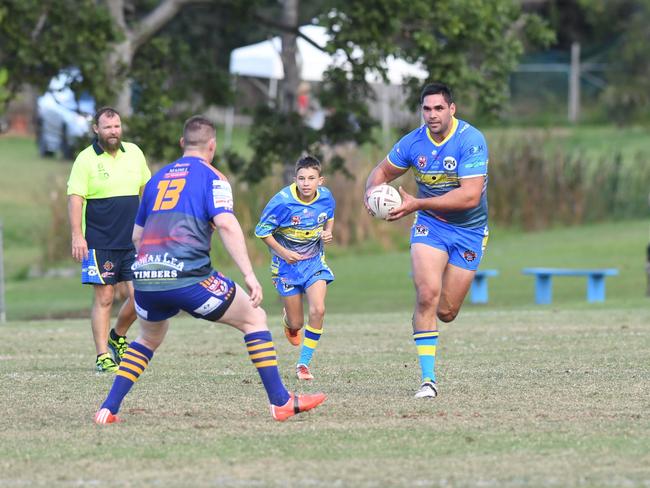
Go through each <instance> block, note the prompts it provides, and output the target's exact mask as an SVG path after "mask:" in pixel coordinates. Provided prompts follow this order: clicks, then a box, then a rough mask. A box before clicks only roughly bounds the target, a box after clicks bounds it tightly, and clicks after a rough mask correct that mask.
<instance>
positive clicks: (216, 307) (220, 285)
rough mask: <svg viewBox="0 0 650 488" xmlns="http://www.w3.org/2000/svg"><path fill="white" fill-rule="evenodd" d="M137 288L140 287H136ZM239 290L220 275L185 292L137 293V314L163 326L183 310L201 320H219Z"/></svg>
mask: <svg viewBox="0 0 650 488" xmlns="http://www.w3.org/2000/svg"><path fill="white" fill-rule="evenodd" d="M136 286H137V283H136ZM236 291H237V287H236V285H235V283H234V282H233V281H232V280H231V279H230V278H228V277H227V276H224V275H222V274H221V273H219V272H218V271H213V272H212V274H211V275H210V276H209V277H208V278H206V279H205V280H203V281H200V282H198V283H195V284H193V285H189V286H184V287H183V288H174V289H172V290H161V291H140V290H138V289H137V288H136V290H135V311H136V313H137V314H138V317H140V318H142V319H144V320H148V321H149V322H160V321H162V320H166V319H168V318H170V317H173V316H174V315H176V314H177V313H178V312H180V311H181V310H184V311H185V312H187V313H189V314H190V315H192V316H193V317H196V318H198V319H205V320H210V321H212V322H215V321H217V320H219V319H220V318H221V317H222V316H223V314H224V313H226V310H228V307H230V304H231V303H232V301H233V300H234V299H235V293H236Z"/></svg>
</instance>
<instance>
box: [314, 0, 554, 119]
mask: <svg viewBox="0 0 650 488" xmlns="http://www.w3.org/2000/svg"><path fill="white" fill-rule="evenodd" d="M337 8H338V10H337V11H336V13H335V14H333V13H328V14H327V15H323V16H322V17H321V18H320V21H321V22H322V23H323V24H324V25H326V26H327V27H328V28H329V31H330V32H331V33H332V35H333V36H334V39H333V41H332V42H331V46H330V47H329V50H330V51H331V52H333V51H335V50H336V49H341V50H343V51H344V52H345V53H346V54H347V56H348V57H349V58H350V59H353V60H354V63H352V72H353V73H354V74H355V75H357V73H359V72H364V71H365V70H366V69H369V68H371V69H377V70H379V71H380V72H381V71H382V69H383V67H384V66H383V60H384V59H385V57H386V56H387V55H389V54H392V55H397V56H399V57H402V58H404V59H406V60H407V61H411V62H413V61H418V62H420V63H422V64H423V66H424V67H425V68H426V69H427V71H428V72H429V79H430V80H439V81H443V82H445V83H447V84H448V85H450V86H451V87H452V88H453V89H454V91H456V92H457V93H462V94H463V98H464V99H465V100H467V101H470V102H471V105H473V106H474V107H475V108H476V110H477V111H478V112H479V113H492V114H498V113H499V110H500V108H501V107H502V106H503V104H504V101H505V100H506V99H507V84H508V76H509V74H510V73H511V72H512V70H513V69H514V68H515V67H516V64H517V62H518V59H519V57H520V55H521V54H522V52H523V46H524V41H527V42H530V43H537V44H542V45H543V44H547V43H548V42H549V41H550V40H551V39H552V33H551V32H550V30H549V29H548V28H547V27H546V25H545V24H544V22H543V21H542V20H541V19H540V18H539V17H537V16H535V15H533V14H526V15H524V14H522V12H521V8H520V6H519V5H518V4H517V3H516V2H512V1H510V0H498V1H492V0H466V1H456V0H444V1H439V2H436V5H435V8H432V6H431V4H430V2H428V1H426V0H415V1H410V2H404V1H402V0H373V1H370V2H363V3H356V2H351V3H350V2H344V1H341V2H337ZM519 26H521V27H519ZM495 46H498V48H495ZM359 52H363V55H362V56H361V55H360V54H359ZM357 79H359V77H358V76H357ZM421 85H422V83H421V82H419V81H417V80H414V79H412V80H410V82H409V83H408V86H409V88H410V93H411V103H412V104H413V105H416V100H417V96H418V95H419V90H420V89H421ZM469 105H470V103H467V102H464V106H466V107H469Z"/></svg>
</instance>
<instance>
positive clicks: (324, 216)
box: [318, 212, 327, 224]
mask: <svg viewBox="0 0 650 488" xmlns="http://www.w3.org/2000/svg"><path fill="white" fill-rule="evenodd" d="M326 220H327V214H326V213H325V212H323V213H320V214H318V223H319V224H322V223H323V222H325V221H326Z"/></svg>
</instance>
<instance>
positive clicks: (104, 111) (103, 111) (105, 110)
mask: <svg viewBox="0 0 650 488" xmlns="http://www.w3.org/2000/svg"><path fill="white" fill-rule="evenodd" d="M102 115H106V117H108V118H109V119H112V118H113V117H115V116H116V115H117V116H118V117H119V116H120V113H119V112H118V111H117V110H115V109H114V108H113V107H102V108H100V109H99V110H98V111H97V112H95V117H94V118H93V120H94V121H95V125H98V124H99V119H100V118H101V116H102Z"/></svg>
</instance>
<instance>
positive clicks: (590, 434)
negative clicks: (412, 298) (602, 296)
mask: <svg viewBox="0 0 650 488" xmlns="http://www.w3.org/2000/svg"><path fill="white" fill-rule="evenodd" d="M271 319H272V326H271V328H272V331H273V332H274V336H275V342H276V344H277V347H278V352H279V359H280V364H281V369H282V372H283V376H284V377H285V380H286V383H287V385H288V386H289V387H290V388H291V389H298V390H299V391H315V390H322V391H325V392H326V393H328V395H329V399H328V401H327V402H326V403H325V404H324V405H323V406H322V407H321V408H319V409H317V410H315V411H313V412H309V413H307V414H303V415H301V416H298V417H296V418H294V419H290V420H289V421H287V422H285V423H277V422H274V421H273V420H271V417H270V415H269V413H268V407H267V402H266V397H265V395H264V393H263V389H262V387H261V384H260V382H259V380H258V377H257V375H256V373H255V371H254V369H253V367H252V366H251V365H250V363H249V361H248V359H247V357H246V354H245V350H244V346H243V341H242V338H241V336H240V334H239V333H238V332H236V331H234V330H230V329H229V328H227V327H225V326H219V325H213V324H209V323H205V322H199V321H195V320H191V319H189V318H187V317H179V318H176V319H174V321H173V322H172V327H171V329H170V333H169V335H168V337H167V340H166V342H165V343H164V344H163V346H162V347H161V348H160V350H159V351H158V353H157V354H156V356H155V357H154V359H153V361H152V363H151V366H150V368H149V369H148V370H147V371H146V372H145V374H144V375H143V377H142V378H141V380H140V382H139V383H137V384H136V385H135V387H134V389H133V390H132V392H131V394H130V395H129V396H127V398H126V400H125V402H124V404H123V410H122V414H123V416H124V418H125V419H126V422H125V423H124V424H119V425H111V426H103V427H98V426H95V425H93V424H92V415H93V413H94V412H95V410H96V408H97V406H98V405H99V404H100V402H101V400H102V399H103V397H104V395H105V393H106V392H107V390H108V388H109V386H110V383H111V381H112V377H111V376H107V375H97V374H96V373H95V372H94V371H93V369H92V368H93V359H94V358H93V350H92V341H91V336H90V330H89V326H88V325H87V321H76V320H67V321H45V322H11V323H9V324H8V325H4V326H2V327H1V328H0V337H1V339H2V342H1V344H2V348H1V351H0V377H1V378H2V379H1V381H0V406H1V408H0V411H1V412H2V415H0V432H1V434H0V435H1V438H2V442H0V487H2V486H12V487H13V486H47V487H52V486H133V487H142V486H164V487H167V486H169V487H203V486H273V487H275V486H277V487H280V486H297V487H298V486H299V487H305V486H355V487H356V486H361V487H383V486H404V487H406V486H409V487H410V486H432V487H438V486H440V487H442V486H447V487H448V486H454V487H457V486H494V487H504V486H505V487H521V486H523V487H528V486H531V487H532V486H535V487H536V486H557V487H564V486H608V487H611V486H625V487H627V486H649V485H650V414H649V413H648V412H650V396H649V395H648V391H650V362H649V361H648V350H650V329H649V324H650V310H648V308H647V307H644V308H625V309H613V308H612V309H598V310H573V311H560V310H555V309H552V308H549V309H545V310H539V309H535V310H529V311H528V310H517V311H490V310H486V311H481V310H467V311H463V312H461V315H460V317H459V318H458V319H457V320H456V322H455V323H453V324H451V325H445V326H443V328H442V333H441V340H440V347H439V353H438V364H439V366H438V374H439V378H438V379H439V384H440V396H439V397H438V398H437V399H435V400H415V399H413V398H412V395H413V392H414V390H415V388H416V386H417V385H418V383H419V377H418V367H417V359H416V355H415V352H414V346H413V344H412V341H411V337H410V331H409V326H408V323H409V313H407V312H403V313H393V314H356V315H348V314H346V315H343V314H340V315H330V316H329V318H328V320H327V322H326V326H325V335H324V336H323V340H322V341H321V344H320V346H319V350H318V351H317V353H316V356H315V361H314V367H313V371H314V373H315V374H316V375H317V377H316V380H315V381H314V382H312V383H308V384H306V383H302V384H298V382H297V380H296V379H294V377H293V375H292V372H293V362H294V361H295V359H296V358H297V350H296V349H294V348H291V346H289V345H288V344H287V342H286V341H285V339H284V337H283V336H282V333H281V330H280V328H279V321H278V318H277V317H271Z"/></svg>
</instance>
